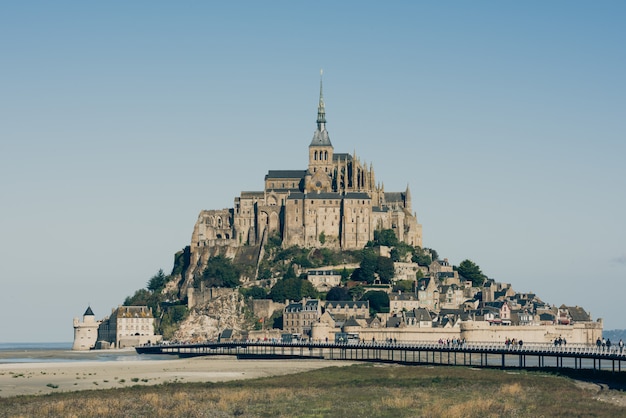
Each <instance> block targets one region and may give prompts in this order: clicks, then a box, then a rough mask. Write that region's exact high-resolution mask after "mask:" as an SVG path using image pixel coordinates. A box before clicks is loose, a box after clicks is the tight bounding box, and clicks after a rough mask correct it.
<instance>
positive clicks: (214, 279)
mask: <svg viewBox="0 0 626 418" xmlns="http://www.w3.org/2000/svg"><path fill="white" fill-rule="evenodd" d="M201 280H202V281H203V282H205V283H206V285H207V286H209V287H229V288H234V287H237V286H239V285H240V282H239V269H238V268H237V266H235V265H234V264H233V262H232V260H230V259H229V258H226V257H223V256H221V255H218V256H216V257H211V258H209V261H208V263H207V267H206V269H204V272H203V273H202V277H201Z"/></svg>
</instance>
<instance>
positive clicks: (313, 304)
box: [304, 299, 320, 310]
mask: <svg viewBox="0 0 626 418" xmlns="http://www.w3.org/2000/svg"><path fill="white" fill-rule="evenodd" d="M319 303H320V301H319V300H317V299H313V300H307V301H306V304H305V306H304V308H305V310H311V309H317V305H319Z"/></svg>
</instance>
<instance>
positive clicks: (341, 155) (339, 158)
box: [333, 152, 352, 161]
mask: <svg viewBox="0 0 626 418" xmlns="http://www.w3.org/2000/svg"><path fill="white" fill-rule="evenodd" d="M346 159H347V160H348V161H352V155H350V154H348V153H344V152H339V153H337V154H333V161H346Z"/></svg>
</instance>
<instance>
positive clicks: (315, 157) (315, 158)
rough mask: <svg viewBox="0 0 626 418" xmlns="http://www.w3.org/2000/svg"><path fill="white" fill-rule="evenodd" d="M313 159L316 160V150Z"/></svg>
mask: <svg viewBox="0 0 626 418" xmlns="http://www.w3.org/2000/svg"><path fill="white" fill-rule="evenodd" d="M313 159H314V160H315V161H317V151H315V156H314V157H313Z"/></svg>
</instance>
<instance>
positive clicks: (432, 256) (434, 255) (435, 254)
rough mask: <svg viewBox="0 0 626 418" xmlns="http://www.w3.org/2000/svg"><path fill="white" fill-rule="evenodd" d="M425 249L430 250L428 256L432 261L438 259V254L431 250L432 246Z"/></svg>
mask: <svg viewBox="0 0 626 418" xmlns="http://www.w3.org/2000/svg"><path fill="white" fill-rule="evenodd" d="M426 249H427V250H428V251H430V256H431V258H432V259H433V261H435V260H439V254H437V251H435V250H433V249H432V248H426Z"/></svg>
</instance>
